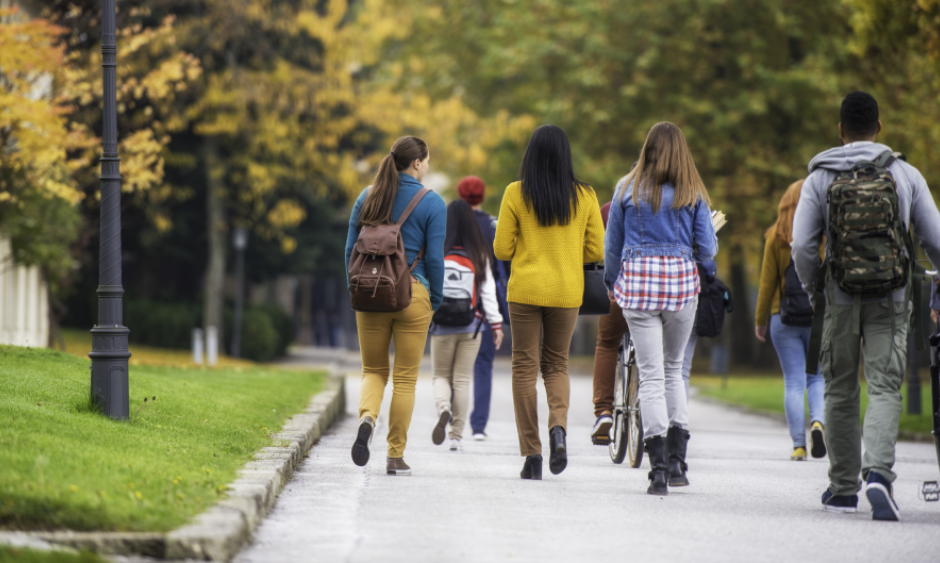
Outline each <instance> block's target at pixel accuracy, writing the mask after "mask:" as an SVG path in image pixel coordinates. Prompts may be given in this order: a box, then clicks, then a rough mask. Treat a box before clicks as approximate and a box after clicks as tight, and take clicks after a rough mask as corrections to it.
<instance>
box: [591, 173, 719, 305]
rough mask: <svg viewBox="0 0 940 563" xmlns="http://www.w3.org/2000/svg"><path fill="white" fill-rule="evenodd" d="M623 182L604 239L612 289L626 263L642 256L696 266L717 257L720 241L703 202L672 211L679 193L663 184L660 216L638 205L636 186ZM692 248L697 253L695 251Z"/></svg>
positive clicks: (608, 280) (607, 271) (647, 205)
mask: <svg viewBox="0 0 940 563" xmlns="http://www.w3.org/2000/svg"><path fill="white" fill-rule="evenodd" d="M623 190H624V185H623V181H621V182H620V183H619V184H617V188H616V189H615V190H614V200H613V203H612V204H611V206H610V218H609V220H608V223H607V235H606V237H605V239H604V248H605V249H606V250H605V256H604V262H605V276H604V277H605V280H604V281H605V283H606V284H607V288H608V289H613V287H614V284H615V283H616V281H617V276H619V275H620V265H621V264H622V263H623V262H626V261H628V260H632V259H633V258H637V257H640V256H675V257H678V258H688V259H692V260H695V261H696V262H706V261H708V260H711V259H712V258H713V257H714V256H715V254H717V253H718V238H717V237H716V236H715V228H714V227H713V226H712V219H711V210H710V209H709V208H708V205H706V204H705V202H704V201H698V202H696V204H695V205H693V206H691V207H683V208H681V209H672V201H673V198H674V197H675V193H676V189H675V187H674V186H673V185H672V184H669V183H666V184H663V197H662V202H661V204H660V206H659V212H658V213H653V209H652V208H651V207H650V205H649V204H648V203H646V202H640V204H639V205H635V204H634V202H633V183H632V182H631V183H630V185H629V186H627V187H626V194H624V195H623V198H621V197H620V192H621V191H623ZM693 248H694V249H695V250H693Z"/></svg>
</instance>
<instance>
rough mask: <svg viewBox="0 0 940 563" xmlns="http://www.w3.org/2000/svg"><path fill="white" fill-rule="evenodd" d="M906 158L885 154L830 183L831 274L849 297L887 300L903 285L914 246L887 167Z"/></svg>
mask: <svg viewBox="0 0 940 563" xmlns="http://www.w3.org/2000/svg"><path fill="white" fill-rule="evenodd" d="M898 158H901V159H904V158H905V157H904V155H903V154H901V153H898V152H895V153H892V152H890V151H886V152H884V153H883V154H881V155H880V156H879V157H878V158H877V159H876V160H875V161H874V162H859V163H858V164H856V165H855V166H853V167H852V169H851V170H847V171H844V172H840V173H839V175H838V176H837V177H836V179H835V180H834V181H833V182H832V183H831V184H829V189H828V193H827V196H826V204H827V206H828V208H829V212H828V213H829V229H828V230H829V232H828V235H829V236H828V239H829V242H828V249H827V253H826V254H827V255H828V259H829V265H830V267H831V270H830V274H831V276H832V278H831V279H833V280H834V281H835V282H836V283H837V284H838V286H839V289H841V290H842V291H844V292H846V293H848V294H849V295H859V296H874V295H885V294H886V293H890V292H892V291H894V290H896V289H899V288H902V287H904V286H906V285H907V281H908V278H909V275H910V272H911V259H910V258H909V256H913V255H914V254H913V245H912V243H911V238H910V233H909V231H908V229H907V228H906V227H905V225H904V222H903V221H901V215H900V212H899V208H898V192H897V184H896V183H895V181H894V176H892V175H891V172H889V171H888V168H889V167H890V166H891V164H892V163H894V161H895V160H897V159H898Z"/></svg>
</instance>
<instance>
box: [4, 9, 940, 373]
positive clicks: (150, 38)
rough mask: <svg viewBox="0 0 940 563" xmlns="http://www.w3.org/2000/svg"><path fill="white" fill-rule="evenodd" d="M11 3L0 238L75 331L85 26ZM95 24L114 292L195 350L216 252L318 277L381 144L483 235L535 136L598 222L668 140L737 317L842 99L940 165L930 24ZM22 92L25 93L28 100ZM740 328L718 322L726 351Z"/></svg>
mask: <svg viewBox="0 0 940 563" xmlns="http://www.w3.org/2000/svg"><path fill="white" fill-rule="evenodd" d="M19 4H21V5H23V6H25V7H26V8H28V11H29V12H30V14H31V17H30V18H27V17H25V15H24V13H23V12H20V13H12V12H3V13H2V15H0V22H2V23H0V46H2V49H0V69H2V70H0V88H2V89H0V108H2V111H0V135H2V137H0V141H2V144H0V151H2V152H0V154H2V157H3V161H2V162H0V230H2V231H3V232H5V233H7V234H9V235H10V236H12V238H13V240H14V247H15V249H16V252H17V256H18V257H19V259H21V260H24V261H27V262H29V263H38V264H40V265H42V266H43V268H44V270H45V271H46V272H47V276H49V277H50V278H52V279H54V280H55V284H54V287H53V291H54V292H55V296H54V298H55V300H57V302H58V303H59V305H60V306H59V307H58V308H57V309H56V310H58V311H60V316H61V315H65V314H66V311H68V318H69V319H70V320H71V321H73V322H76V323H78V324H82V323H86V324H87V323H90V322H93V321H94V313H93V308H92V307H91V306H90V305H91V303H92V301H91V299H92V298H93V296H94V287H95V286H96V283H97V280H96V275H97V265H96V259H95V256H94V254H95V252H94V250H95V249H96V247H97V231H98V224H97V220H98V219H97V217H98V201H97V188H98V180H97V176H98V163H97V159H96V158H95V157H96V156H97V154H98V150H99V149H98V139H97V137H98V136H99V135H100V131H101V125H100V107H101V88H100V84H101V70H100V68H101V67H100V12H99V10H100V6H99V2H98V1H97V0H45V1H43V0H32V1H23V2H19ZM118 9H119V14H118V29H119V30H120V34H121V36H120V38H119V65H118V99H119V107H118V109H119V132H120V139H121V147H120V154H121V158H122V162H121V167H122V175H123V177H124V190H125V192H126V193H125V198H124V220H125V223H124V229H125V231H124V250H125V264H126V269H125V271H126V275H125V285H126V286H128V291H129V293H130V292H133V294H134V295H135V296H136V298H137V299H139V300H142V301H148V302H185V303H194V304H201V306H203V307H204V311H203V313H202V315H201V316H202V321H203V322H206V320H207V317H213V318H215V324H217V325H221V320H222V319H221V317H222V316H223V315H224V310H225V307H224V306H223V304H222V301H221V300H222V294H223V292H222V291H221V286H222V283H223V277H224V274H225V272H226V271H227V270H229V269H230V261H231V259H230V258H231V257H230V253H231V250H230V249H229V248H230V244H229V243H228V240H229V239H228V236H229V231H230V229H231V228H233V227H236V226H245V227H249V228H250V229H251V232H252V244H251V245H249V250H248V254H247V257H246V259H247V265H248V267H247V268H246V271H247V272H248V273H249V279H250V280H252V281H261V280H264V279H270V278H273V277H274V276H276V275H279V274H282V273H305V274H316V275H342V272H343V264H342V259H341V256H342V252H341V248H342V245H343V242H344V237H345V225H346V220H347V218H348V209H349V204H350V201H351V199H352V198H354V197H355V196H356V195H357V194H358V192H359V191H360V190H361V189H362V188H363V187H364V186H365V185H367V184H368V182H369V179H370V176H371V174H372V173H373V171H374V169H375V167H376V165H377V164H378V162H379V160H380V159H381V158H382V157H383V156H384V155H385V154H386V151H387V150H388V147H389V145H390V143H391V141H393V140H394V139H395V138H397V137H398V136H400V135H403V134H415V135H418V136H421V137H423V138H424V139H425V140H427V141H428V143H429V145H430V147H431V155H432V157H431V164H432V170H436V171H441V172H444V173H445V174H446V175H447V177H448V179H449V183H450V185H451V186H453V185H455V184H456V180H457V179H459V177H460V176H462V175H464V174H468V173H472V174H476V175H479V176H481V177H482V178H483V179H484V180H485V181H486V183H487V186H488V192H487V200H486V203H485V206H486V207H487V209H488V210H489V211H490V212H491V213H494V214H495V212H496V211H497V210H498V205H499V199H500V196H501V193H502V189H503V187H504V186H505V185H507V184H508V183H510V182H511V181H514V180H515V179H516V176H517V170H518V165H519V162H520V160H521V156H522V153H523V151H524V148H525V143H526V141H527V140H528V135H529V134H530V133H531V131H532V129H533V128H534V127H535V126H537V125H540V124H543V123H554V124H556V125H559V126H561V127H562V128H564V129H565V130H566V131H567V132H568V134H569V136H570V138H571V141H572V147H573V150H574V152H575V159H576V168H577V171H578V174H579V176H580V177H582V178H583V179H584V180H585V181H587V182H589V183H590V184H592V185H593V186H594V187H595V189H596V190H597V192H598V194H599V197H600V199H601V200H605V199H608V198H609V197H610V196H611V194H612V190H613V187H614V185H615V183H616V182H617V180H618V178H620V177H621V176H622V175H624V174H625V173H626V172H627V171H628V170H629V168H630V165H631V164H632V162H633V161H634V160H635V158H636V155H637V154H638V152H639V149H640V147H641V145H642V142H643V140H644V138H645V135H646V132H647V131H648V129H649V128H650V127H651V126H652V125H653V124H654V123H656V122H659V121H664V120H668V121H673V122H675V123H677V124H679V125H680V126H681V127H682V128H683V130H684V132H685V134H686V136H687V138H688V140H689V143H690V145H691V147H692V151H693V154H694V156H695V158H696V162H697V164H698V166H699V169H700V172H701V174H702V177H703V179H704V180H705V182H706V185H707V186H708V188H709V190H710V193H711V194H712V197H713V200H714V205H715V207H717V208H721V209H722V210H723V211H725V213H726V214H727V215H728V218H729V224H728V226H727V227H726V228H725V230H723V231H722V233H721V237H720V239H721V245H722V252H721V253H720V258H721V260H720V263H719V266H720V268H721V272H722V275H724V276H725V277H727V278H730V281H731V285H732V286H734V288H735V290H736V292H738V291H743V292H744V294H746V293H747V288H748V286H749V285H751V283H750V282H753V281H754V280H756V276H757V274H758V271H757V270H758V268H759V263H760V261H759V255H760V251H761V248H762V245H763V241H762V236H761V234H762V233H763V231H764V229H765V228H766V227H767V225H768V224H769V223H770V222H771V221H772V220H773V218H774V215H775V212H776V203H777V200H778V198H779V196H780V195H781V194H782V193H783V191H784V190H785V189H786V187H787V185H789V184H790V183H791V182H792V181H794V180H796V179H799V178H801V177H803V176H804V175H805V174H806V164H807V162H808V161H809V160H810V158H811V157H812V156H813V155H814V154H816V153H818V152H820V151H822V150H825V149H827V148H829V147H831V146H835V145H838V144H839V139H838V134H837V129H836V124H837V123H838V108H839V102H840V101H841V98H842V97H843V96H844V95H845V94H846V93H847V92H849V91H851V90H855V89H862V90H866V91H869V92H871V93H873V94H874V95H875V96H876V97H877V98H878V99H879V101H880V104H881V111H882V121H883V122H884V133H883V134H882V136H881V138H880V140H881V141H882V142H884V143H886V144H888V145H890V146H892V147H893V148H894V149H896V150H900V151H902V152H904V153H905V154H907V156H908V159H909V162H911V163H912V164H913V165H914V166H917V167H918V168H919V169H921V170H922V171H923V173H924V175H925V176H926V177H927V180H928V183H930V184H931V185H937V183H938V182H940V177H938V172H937V171H935V170H933V169H931V167H930V166H929V163H930V162H933V161H934V157H935V156H936V155H935V152H936V151H937V148H936V147H937V146H940V145H938V141H940V125H938V123H940V119H938V117H940V115H938V114H940V110H938V94H940V82H938V68H940V67H938V65H940V19H938V16H940V0H656V1H652V0H619V1H614V0H590V1H586V0H584V1H583V0H575V1H572V0H567V1H562V0H529V1H523V0H441V1H439V2H434V3H428V2H419V1H417V0H280V1H274V0H185V1H184V0H147V1H144V0H120V1H119V2H118ZM17 26H33V27H32V28H31V29H30V31H29V32H26V33H24V32H23V31H22V27H17ZM14 47H15V48H14ZM45 76H48V77H51V81H50V82H48V85H47V89H48V92H46V93H45V94H46V95H44V96H36V95H35V91H36V86H35V85H34V84H33V82H35V81H37V80H48V79H47V78H43V77H45ZM27 114H29V115H33V116H36V117H33V118H31V120H30V121H28V123H27V120H25V119H24V118H23V116H24V115H27ZM40 116H41V119H40ZM24 124H27V125H24ZM14 139H15V141H14ZM933 191H934V194H935V195H936V194H937V193H938V192H937V190H936V189H934V190H933ZM49 217H56V219H55V220H52V221H50V220H48V218H49ZM44 218H45V219H44ZM69 295H71V297H68V296H69ZM746 301H747V300H741V301H739V303H741V304H742V305H743V306H745V307H746V306H747V305H746ZM63 303H65V304H67V305H68V306H67V307H66V306H63V305H62V304H63ZM198 306H200V305H195V307H197V308H198ZM747 317H749V313H748V314H745V315H735V323H734V324H735V327H736V328H735V329H734V330H735V333H736V334H737V331H741V336H742V337H744V336H745V332H746V333H747V334H748V335H749V334H750V330H751V329H750V324H751V320H750V319H749V318H747ZM738 319H740V321H739V320H738ZM738 359H739V360H746V359H747V358H738Z"/></svg>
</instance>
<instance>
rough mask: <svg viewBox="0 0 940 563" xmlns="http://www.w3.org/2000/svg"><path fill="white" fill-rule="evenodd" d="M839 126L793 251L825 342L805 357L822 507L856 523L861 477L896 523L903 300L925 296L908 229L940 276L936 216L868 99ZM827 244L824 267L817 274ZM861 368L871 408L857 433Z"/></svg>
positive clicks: (847, 111)
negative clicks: (817, 434)
mask: <svg viewBox="0 0 940 563" xmlns="http://www.w3.org/2000/svg"><path fill="white" fill-rule="evenodd" d="M840 118H841V123H839V136H840V137H841V138H842V142H843V146H841V147H836V148H832V149H829V150H827V151H825V152H823V153H820V154H818V155H816V157H814V158H813V160H812V161H811V162H810V164H809V172H810V175H809V177H808V178H807V179H806V182H805V183H804V185H803V192H802V194H801V196H800V203H799V205H798V206H797V211H796V216H795V218H794V221H793V243H792V245H791V248H792V254H793V257H794V262H795V264H796V270H797V273H798V274H799V277H800V281H801V282H802V284H803V288H804V289H805V290H806V292H807V293H809V294H810V298H811V299H813V301H814V306H815V307H816V309H817V317H818V318H817V319H814V331H813V332H814V333H820V336H821V338H819V339H817V347H816V348H815V349H816V350H817V351H819V353H818V354H815V355H814V354H813V347H812V346H811V350H810V354H809V355H808V357H807V364H811V363H815V361H817V360H818V362H819V364H820V365H821V367H822V372H823V377H824V378H825V381H826V391H825V401H826V422H827V426H828V428H827V430H826V437H827V441H828V446H829V487H828V488H827V490H826V491H825V492H824V493H823V495H822V504H823V508H824V509H825V510H829V511H834V512H855V511H856V507H857V505H858V495H857V493H858V491H859V490H860V489H861V488H862V483H861V482H860V481H859V474H860V473H861V476H862V478H863V479H864V481H865V496H866V497H867V498H868V501H869V503H870V504H871V507H872V517H873V518H874V519H875V520H898V519H899V511H898V507H897V504H896V503H895V502H894V498H893V496H892V482H893V481H894V479H895V474H894V473H893V471H892V467H893V466H894V446H895V442H896V441H897V435H898V421H899V419H900V416H901V410H902V403H901V391H900V389H901V382H902V380H903V378H904V371H905V365H906V360H907V332H908V326H909V322H910V318H911V312H912V308H911V306H910V299H911V297H912V293H913V291H912V288H919V285H920V284H919V283H915V284H912V283H911V279H912V276H913V275H914V271H915V269H917V270H918V271H923V270H922V269H921V268H916V267H915V264H914V262H913V251H914V248H913V244H912V239H911V236H910V234H909V229H910V228H911V227H913V231H914V235H915V236H916V237H917V238H918V239H920V242H921V245H922V246H923V248H924V250H925V251H926V253H927V257H928V258H929V259H930V261H931V262H932V263H933V264H934V266H937V265H940V212H938V211H937V206H936V204H935V203H934V201H933V198H932V197H931V195H930V192H929V190H928V189H927V183H926V182H925V181H924V178H923V176H922V175H921V174H920V172H918V171H917V169H916V168H914V167H913V166H911V165H910V164H907V162H905V161H904V155H902V154H900V153H895V152H893V151H892V150H891V149H890V148H888V147H887V146H885V145H882V144H879V143H876V142H875V137H876V136H877V135H878V133H879V132H880V131H881V122H880V121H879V120H878V102H876V101H875V99H874V98H873V97H872V96H871V95H869V94H866V93H864V92H852V93H851V94H849V95H848V96H846V97H845V99H844V100H843V101H842V108H841V111H840ZM823 235H825V236H826V237H827V240H826V260H825V263H824V264H823V266H822V268H820V269H819V270H817V266H818V263H817V260H818V256H819V254H818V249H819V244H820V242H821V240H822V237H823ZM918 293H919V290H918ZM915 297H917V296H915ZM916 301H917V299H915V302H916ZM914 310H916V308H915V309H914ZM823 311H824V316H822V315H819V313H820V312H823ZM918 317H919V315H918ZM918 320H919V318H918ZM916 324H917V323H915V325H916ZM916 332H919V331H915V333H916ZM814 335H815V334H814ZM915 335H916V334H915ZM863 356H864V362H865V378H866V380H867V384H868V396H869V403H868V409H867V411H866V413H865V428H864V432H861V430H862V429H861V428H860V424H859V410H860V406H859V393H860V391H859V363H860V361H861V358H862V357H863ZM810 367H813V366H810V365H808V366H807V369H809V368H810ZM813 371H815V368H814V369H813ZM860 434H862V435H863V436H864V442H865V454H864V457H862V453H861V441H862V436H860Z"/></svg>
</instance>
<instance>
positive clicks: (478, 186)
mask: <svg viewBox="0 0 940 563" xmlns="http://www.w3.org/2000/svg"><path fill="white" fill-rule="evenodd" d="M485 191H486V185H485V184H484V183H483V180H481V179H479V178H478V177H476V176H467V177H465V178H464V179H463V180H461V181H460V183H459V184H457V194H458V195H459V196H460V199H462V200H464V201H466V202H467V203H469V204H470V205H477V204H479V203H482V202H483V192H485Z"/></svg>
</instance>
